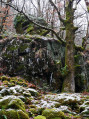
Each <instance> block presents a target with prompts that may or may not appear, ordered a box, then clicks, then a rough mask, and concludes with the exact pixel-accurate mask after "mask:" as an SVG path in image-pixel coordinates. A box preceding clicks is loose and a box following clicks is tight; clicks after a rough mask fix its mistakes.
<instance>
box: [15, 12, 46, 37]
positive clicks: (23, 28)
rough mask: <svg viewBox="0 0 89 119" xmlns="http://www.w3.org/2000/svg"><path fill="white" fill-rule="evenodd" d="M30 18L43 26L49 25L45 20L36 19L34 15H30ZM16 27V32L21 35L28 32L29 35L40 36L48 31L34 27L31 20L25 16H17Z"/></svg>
mask: <svg viewBox="0 0 89 119" xmlns="http://www.w3.org/2000/svg"><path fill="white" fill-rule="evenodd" d="M30 18H31V19H33V20H34V21H36V22H37V23H40V24H41V25H44V26H46V25H47V23H46V21H45V20H44V19H43V18H40V17H39V18H36V17H34V16H32V15H30ZM14 26H15V28H16V32H17V33H19V34H23V33H24V32H27V33H29V34H40V35H42V34H43V33H45V32H46V31H47V30H44V29H42V28H40V27H38V26H36V25H34V24H33V23H32V22H31V21H30V20H28V19H27V18H26V17H25V16H24V15H21V14H17V15H16V17H15V19H14Z"/></svg>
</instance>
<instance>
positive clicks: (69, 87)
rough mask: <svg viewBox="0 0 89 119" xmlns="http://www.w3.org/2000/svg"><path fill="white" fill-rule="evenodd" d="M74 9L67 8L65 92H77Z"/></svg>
mask: <svg viewBox="0 0 89 119" xmlns="http://www.w3.org/2000/svg"><path fill="white" fill-rule="evenodd" d="M73 14H74V12H73V9H72V8H69V7H68V8H66V21H65V27H66V49H65V66H67V69H68V73H67V75H66V77H65V80H64V83H63V92H75V81H74V75H75V74H74V38H75V27H74V25H73Z"/></svg>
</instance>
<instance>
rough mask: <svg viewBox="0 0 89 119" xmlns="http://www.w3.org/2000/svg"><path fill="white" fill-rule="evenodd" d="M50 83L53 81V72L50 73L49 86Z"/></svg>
mask: <svg viewBox="0 0 89 119" xmlns="http://www.w3.org/2000/svg"><path fill="white" fill-rule="evenodd" d="M52 81H53V72H52V73H51V76H50V86H51V84H52Z"/></svg>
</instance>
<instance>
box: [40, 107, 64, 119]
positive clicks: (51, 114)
mask: <svg viewBox="0 0 89 119" xmlns="http://www.w3.org/2000/svg"><path fill="white" fill-rule="evenodd" d="M42 115H43V116H45V117H46V118H47V119H51V118H55V117H60V118H63V119H65V117H66V116H65V115H64V113H63V112H61V111H57V110H56V109H45V110H44V111H43V112H42Z"/></svg>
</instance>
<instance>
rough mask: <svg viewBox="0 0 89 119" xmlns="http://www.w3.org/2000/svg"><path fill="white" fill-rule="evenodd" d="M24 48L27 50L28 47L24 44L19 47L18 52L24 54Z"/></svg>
mask: <svg viewBox="0 0 89 119" xmlns="http://www.w3.org/2000/svg"><path fill="white" fill-rule="evenodd" d="M26 48H28V45H27V44H25V43H24V44H21V45H20V46H19V49H20V52H24V51H25V49H26Z"/></svg>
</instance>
